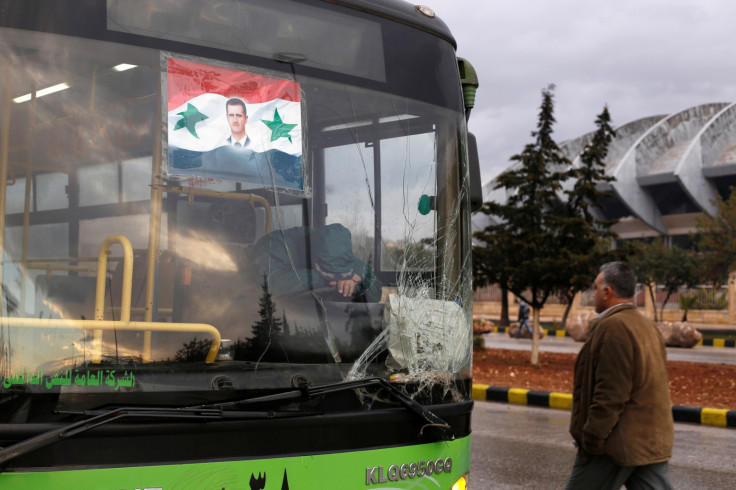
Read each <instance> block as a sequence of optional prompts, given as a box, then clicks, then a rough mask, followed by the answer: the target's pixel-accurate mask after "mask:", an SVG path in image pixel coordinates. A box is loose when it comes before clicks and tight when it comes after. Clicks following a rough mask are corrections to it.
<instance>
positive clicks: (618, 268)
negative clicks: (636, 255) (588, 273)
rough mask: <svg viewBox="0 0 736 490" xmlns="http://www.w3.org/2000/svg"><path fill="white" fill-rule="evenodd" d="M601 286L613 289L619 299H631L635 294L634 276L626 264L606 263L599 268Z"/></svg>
mask: <svg viewBox="0 0 736 490" xmlns="http://www.w3.org/2000/svg"><path fill="white" fill-rule="evenodd" d="M600 271H601V272H602V273H603V281H602V282H603V284H605V285H607V286H609V287H610V288H611V289H613V292H614V293H615V294H616V296H618V297H619V298H633V297H634V293H635V292H636V274H635V273H634V270H633V269H632V268H631V267H629V265H628V264H625V263H623V262H608V263H607V264H603V265H602V266H601V268H600Z"/></svg>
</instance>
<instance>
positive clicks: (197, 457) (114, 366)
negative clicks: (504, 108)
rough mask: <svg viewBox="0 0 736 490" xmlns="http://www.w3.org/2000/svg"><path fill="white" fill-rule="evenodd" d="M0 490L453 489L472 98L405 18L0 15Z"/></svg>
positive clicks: (464, 468) (462, 76) (98, 4)
mask: <svg viewBox="0 0 736 490" xmlns="http://www.w3.org/2000/svg"><path fill="white" fill-rule="evenodd" d="M0 59H1V60H2V66H3V70H2V72H1V73H0V174H2V180H1V181H0V231H1V233H0V250H2V262H1V264H0V281H1V283H2V291H1V293H0V300H1V303H0V305H1V310H0V488H3V489H6V488H24V489H25V488H70V489H72V488H73V489H82V488H94V489H115V490H119V489H125V490H133V489H144V488H147V489H185V488H191V489H210V488H212V489H228V490H229V489H251V490H279V489H280V490H284V489H290V490H303V489H325V488H335V489H353V488H365V489H371V490H373V489H389V488H390V489H400V488H406V489H408V488H414V489H419V488H426V489H429V488H431V489H435V488H438V489H448V490H449V489H464V488H467V481H468V473H469V469H470V416H471V410H472V396H471V395H472V393H471V392H472V327H471V310H472V304H471V289H472V286H471V264H470V256H471V254H470V250H471V239H470V213H471V211H472V210H474V209H476V208H477V207H478V206H479V205H480V203H481V193H480V183H479V179H478V162H477V150H476V149H475V142H474V139H473V137H472V135H469V134H468V133H467V128H466V124H467V117H468V115H469V112H470V108H471V107H472V105H473V97H474V90H475V87H477V85H478V83H477V78H476V77H475V73H474V71H473V68H472V66H471V65H470V64H469V63H468V62H467V61H465V60H462V59H459V58H457V57H456V55H455V41H454V39H453V37H452V35H451V33H450V32H449V30H448V29H447V27H446V25H445V24H444V23H443V22H442V21H441V20H439V19H438V18H436V16H435V15H434V12H433V11H432V10H431V9H429V8H427V7H415V6H413V5H410V4H407V3H404V2H402V1H399V0H372V1H367V0H107V1H101V0H0Z"/></svg>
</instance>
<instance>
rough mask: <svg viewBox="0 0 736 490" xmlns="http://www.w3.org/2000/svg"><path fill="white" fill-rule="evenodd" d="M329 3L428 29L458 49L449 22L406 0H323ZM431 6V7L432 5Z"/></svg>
mask: <svg viewBox="0 0 736 490" xmlns="http://www.w3.org/2000/svg"><path fill="white" fill-rule="evenodd" d="M323 1H325V2H328V3H334V4H336V5H342V6H344V7H348V8H352V9H356V10H361V11H363V12H368V13H371V14H374V15H379V16H381V17H386V18H389V19H393V20H396V21H398V22H402V23H404V24H407V25H410V26H413V27H416V28H418V29H421V30H423V31H427V32H429V33H431V34H434V35H436V36H438V37H441V38H443V39H445V40H446V41H448V42H449V43H451V44H452V46H453V47H454V48H456V49H457V43H456V42H455V38H454V37H453V35H452V33H450V29H449V28H448V27H447V24H445V23H444V21H442V19H440V18H439V17H433V18H432V17H427V16H426V15H424V14H422V13H420V12H419V10H418V9H417V5H416V4H412V3H409V2H405V1H404V0H323ZM430 8H431V7H430Z"/></svg>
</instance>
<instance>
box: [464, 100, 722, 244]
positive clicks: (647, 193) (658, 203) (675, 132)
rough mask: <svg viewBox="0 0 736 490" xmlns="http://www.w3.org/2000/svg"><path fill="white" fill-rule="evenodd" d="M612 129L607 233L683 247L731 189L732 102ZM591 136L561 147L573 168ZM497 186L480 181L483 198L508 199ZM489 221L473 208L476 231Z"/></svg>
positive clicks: (604, 205) (605, 207)
mask: <svg viewBox="0 0 736 490" xmlns="http://www.w3.org/2000/svg"><path fill="white" fill-rule="evenodd" d="M615 131H616V138H615V139H614V140H613V141H612V142H611V145H610V146H609V150H608V156H607V158H606V173H607V174H608V175H610V176H612V177H614V178H615V180H613V181H611V182H607V183H602V184H599V185H600V186H601V188H602V189H604V190H609V191H611V194H612V197H610V198H606V199H605V200H603V201H602V203H601V204H602V210H601V212H602V213H603V216H604V217H605V218H617V219H618V220H619V221H618V223H617V224H616V225H615V226H614V227H613V231H615V232H616V233H617V234H618V236H619V238H620V239H623V240H626V239H635V238H646V237H654V236H665V237H667V240H668V242H669V243H670V244H673V243H676V244H678V245H680V246H684V247H688V246H689V245H690V238H689V234H690V233H693V232H695V231H696V227H697V218H698V217H699V216H703V214H708V215H714V214H715V213H717V209H716V206H715V205H714V199H715V198H716V196H717V195H720V196H721V197H723V198H724V199H726V198H727V197H728V194H729V192H730V187H731V186H736V103H712V104H704V105H699V106H696V107H692V108H690V109H687V110H684V111H682V112H678V113H676V114H672V115H659V116H650V117H645V118H642V119H638V120H636V121H632V122H629V123H627V124H623V125H621V126H619V127H617V128H615ZM592 136H593V133H592V132H591V133H588V134H585V135H583V136H580V137H579V138H575V139H572V140H569V141H566V142H564V143H562V144H560V148H561V150H562V151H563V153H564V154H565V156H566V157H567V158H569V159H570V160H571V161H572V162H573V165H577V164H578V163H579V155H580V153H581V151H582V150H583V148H584V147H585V145H586V144H587V143H588V142H589V141H590V139H591V137H592ZM495 184H496V182H495V180H491V181H490V182H488V183H486V184H485V185H484V186H483V200H484V202H487V201H490V200H493V201H497V202H503V201H505V200H506V191H505V190H503V189H500V190H494V187H495ZM568 184H570V183H568ZM489 219H492V218H491V217H488V216H486V215H484V214H482V213H476V214H475V216H474V221H473V228H474V230H479V229H482V228H484V227H485V226H486V225H487V224H488V220H489Z"/></svg>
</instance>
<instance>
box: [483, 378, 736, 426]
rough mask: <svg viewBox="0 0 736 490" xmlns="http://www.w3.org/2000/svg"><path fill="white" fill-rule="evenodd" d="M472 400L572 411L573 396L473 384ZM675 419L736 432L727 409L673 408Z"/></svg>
mask: <svg viewBox="0 0 736 490" xmlns="http://www.w3.org/2000/svg"><path fill="white" fill-rule="evenodd" d="M473 400H476V401H487V402H501V403H511V404H514V405H533V406H536V407H545V408H555V409H558V410H572V395H571V394H569V393H557V392H547V391H535V390H528V389H526V388H503V387H500V386H490V385H482V384H473ZM672 417H673V418H674V420H675V422H686V423H695V424H701V425H710V426H713V427H726V428H736V410H727V409H725V408H724V409H721V408H699V407H687V406H683V405H673V406H672Z"/></svg>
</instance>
